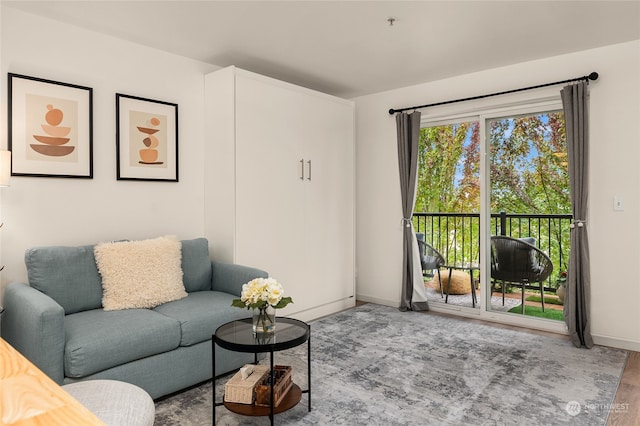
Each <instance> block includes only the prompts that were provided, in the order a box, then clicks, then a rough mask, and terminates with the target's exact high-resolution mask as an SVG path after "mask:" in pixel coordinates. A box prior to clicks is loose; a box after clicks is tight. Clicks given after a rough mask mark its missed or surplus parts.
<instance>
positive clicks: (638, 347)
mask: <svg viewBox="0 0 640 426" xmlns="http://www.w3.org/2000/svg"><path fill="white" fill-rule="evenodd" d="M591 337H592V338H593V343H595V344H596V345H600V346H610V347H612V348H619V349H625V350H627V351H634V352H640V342H638V341H635V340H627V339H620V338H617V337H609V336H602V335H598V334H591Z"/></svg>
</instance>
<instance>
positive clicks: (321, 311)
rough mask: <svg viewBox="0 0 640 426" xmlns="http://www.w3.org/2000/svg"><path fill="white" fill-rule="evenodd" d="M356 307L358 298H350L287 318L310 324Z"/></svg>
mask: <svg viewBox="0 0 640 426" xmlns="http://www.w3.org/2000/svg"><path fill="white" fill-rule="evenodd" d="M354 306H356V298H355V297H349V298H347V299H341V300H338V301H335V302H331V303H327V304H326V305H322V306H316V307H315V308H311V309H307V310H304V311H300V312H294V313H292V314H287V316H288V317H291V318H295V319H298V320H300V321H305V322H309V321H312V320H315V319H318V318H321V317H325V316H327V315H331V314H335V313H336V312H340V311H344V310H345V309H349V308H353V307H354ZM276 321H277V319H276Z"/></svg>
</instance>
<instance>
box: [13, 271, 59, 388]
mask: <svg viewBox="0 0 640 426" xmlns="http://www.w3.org/2000/svg"><path fill="white" fill-rule="evenodd" d="M3 300H4V301H3V303H4V309H5V311H4V314H3V317H2V338H3V339H4V340H6V341H7V342H8V343H9V344H10V345H11V346H13V347H14V348H15V349H16V350H18V352H20V353H21V354H22V355H24V356H25V357H26V358H28V359H29V360H30V361H31V362H33V363H34V364H35V365H36V366H37V367H38V368H40V369H41V370H42V371H43V372H44V373H45V374H46V375H47V376H49V377H51V379H53V380H54V381H55V382H56V383H58V384H62V380H63V379H64V345H65V335H64V309H62V306H60V305H59V304H58V303H56V302H55V301H54V300H53V299H51V298H50V297H49V296H47V295H46V294H44V293H41V292H40V291H38V290H36V289H34V288H32V287H29V286H28V285H26V284H23V283H11V284H9V285H8V286H7V288H5V290H4V299H3Z"/></svg>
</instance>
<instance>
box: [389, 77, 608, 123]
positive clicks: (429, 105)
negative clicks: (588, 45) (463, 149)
mask: <svg viewBox="0 0 640 426" xmlns="http://www.w3.org/2000/svg"><path fill="white" fill-rule="evenodd" d="M597 79H598V73H597V72H595V71H594V72H592V73H591V74H589V75H585V76H582V77H577V78H570V79H569V80H562V81H554V82H553V83H546V84H538V85H537V86H529V87H523V88H521V89H513V90H506V91H504V92H497V93H489V94H488V95H479V96H472V97H470V98H463V99H454V100H452V101H443V102H436V103H434V104H426V105H418V106H412V107H408V108H400V109H393V108H391V109H390V110H389V114H391V115H393V114H395V113H396V112H403V111H409V110H412V109H420V108H427V107H433V106H438V105H446V104H455V103H457V102H465V101H474V100H476V99H484V98H490V97H492V96H498V95H506V94H509V93H516V92H523V91H525V90H532V89H539V88H541V87H547V86H555V85H556V84H563V83H571V82H573V81H582V80H597Z"/></svg>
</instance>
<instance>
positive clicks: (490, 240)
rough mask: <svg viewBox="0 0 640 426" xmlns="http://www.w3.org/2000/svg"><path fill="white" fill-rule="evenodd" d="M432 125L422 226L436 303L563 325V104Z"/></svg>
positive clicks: (423, 142)
mask: <svg viewBox="0 0 640 426" xmlns="http://www.w3.org/2000/svg"><path fill="white" fill-rule="evenodd" d="M426 120H427V121H426V122H425V123H423V128H422V129H421V138H420V152H419V159H418V161H419V163H418V169H419V172H418V173H419V174H418V187H417V194H416V207H415V214H414V226H415V229H416V232H417V235H416V238H418V239H419V240H422V241H423V243H419V244H420V247H421V249H422V255H423V256H422V258H423V260H425V259H426V260H427V261H426V262H424V265H425V268H424V271H423V273H424V281H425V286H426V287H427V294H428V296H429V302H430V303H431V304H432V306H434V307H435V308H436V309H447V310H451V311H457V312H461V313H463V314H464V313H465V312H466V314H468V315H471V314H474V313H475V314H476V315H480V316H487V317H490V318H491V319H494V320H495V319H496V318H498V319H500V318H502V319H504V322H510V323H517V324H527V323H528V322H530V321H534V322H535V321H548V320H549V319H550V320H561V319H562V290H563V281H564V280H565V279H566V264H567V261H568V259H569V224H570V219H571V216H570V212H571V206H570V202H569V180H568V167H567V157H566V140H565V134H564V117H563V115H562V111H561V110H560V104H559V100H558V101H546V102H541V103H539V104H537V105H528V106H524V107H517V108H516V107H511V108H501V109H494V110H491V111H489V110H486V111H481V112H479V113H478V114H477V115H473V116H468V115H467V116H464V117H456V118H446V117H444V118H441V119H438V120H433V119H432V120H430V121H429V116H426ZM512 240H515V242H514V241H512ZM501 243H503V244H501ZM504 243H512V244H506V245H507V246H508V249H509V247H510V249H509V250H510V252H509V253H510V254H508V255H503V256H502V257H501V258H500V259H498V257H499V256H498V253H497V246H498V245H501V246H504V245H505V244H504ZM525 252H526V254H523V253H525ZM437 255H441V258H442V261H441V262H440V263H439V266H440V267H439V268H437V267H435V266H434V263H433V262H434V258H435V257H434V256H437ZM498 260H501V261H500V262H498ZM518 260H519V262H518ZM492 261H493V263H492ZM510 263H511V264H510ZM498 266H500V267H501V268H502V269H506V268H508V267H511V269H512V270H513V271H506V272H505V271H503V270H500V269H499V268H498ZM502 272H505V273H507V272H510V275H505V274H502V275H500V274H501V273H502ZM450 274H451V278H449V275H450ZM536 274H537V275H536ZM449 282H451V285H449ZM523 289H524V292H523ZM447 292H448V295H447ZM474 296H475V297H474ZM543 301H544V311H543V310H542V304H543ZM523 302H524V303H523ZM554 327H556V326H551V329H553V328H554ZM543 328H544V326H543Z"/></svg>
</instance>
